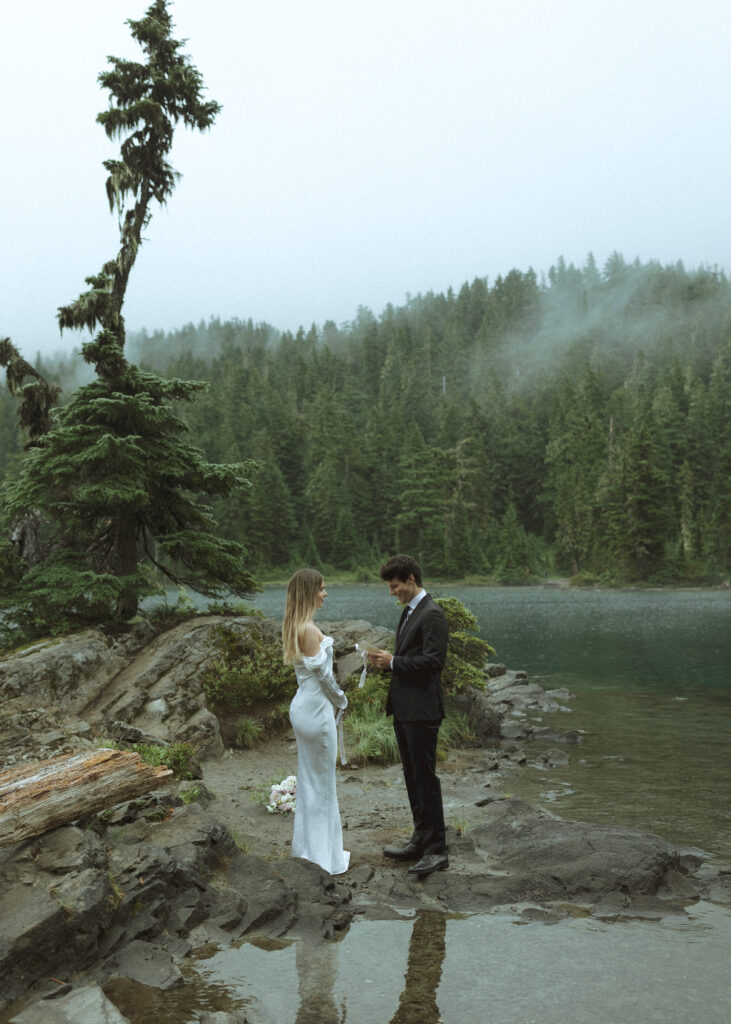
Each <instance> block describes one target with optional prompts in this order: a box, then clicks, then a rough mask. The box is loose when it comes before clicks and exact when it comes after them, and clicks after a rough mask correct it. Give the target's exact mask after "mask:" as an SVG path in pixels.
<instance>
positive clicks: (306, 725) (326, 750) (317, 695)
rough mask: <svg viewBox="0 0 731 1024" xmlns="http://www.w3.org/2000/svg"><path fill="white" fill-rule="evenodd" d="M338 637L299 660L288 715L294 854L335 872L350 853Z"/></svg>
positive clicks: (342, 867)
mask: <svg viewBox="0 0 731 1024" xmlns="http://www.w3.org/2000/svg"><path fill="white" fill-rule="evenodd" d="M332 648H333V639H332V637H330V636H325V637H323V638H322V640H321V641H320V650H319V651H318V652H317V654H314V655H312V657H303V658H302V661H299V662H295V664H294V670H295V673H296V674H297V693H296V694H295V695H294V698H293V699H292V703H291V704H290V707H289V717H290V720H291V722H292V726H293V728H294V733H295V736H296V737H297V804H296V808H295V812H294V835H293V837H292V856H293V857H304V858H305V859H306V860H311V861H314V863H315V864H319V865H320V867H321V868H324V869H325V871H329V872H330V874H331V875H339V874H342V873H343V871H347V869H348V862H349V860H350V854H349V853H348V851H347V850H344V849H343V831H342V826H341V824H340V811H339V809H338V796H337V792H336V790H335V760H336V758H337V750H338V741H337V729H336V715H338V716H339V715H342V712H343V711H344V710H345V708H346V707H347V705H348V698H347V697H346V696H345V694H344V693H343V691H342V690H341V689H340V687H339V686H338V684H337V682H336V680H335V676H334V675H333V667H332V666H333V650H332Z"/></svg>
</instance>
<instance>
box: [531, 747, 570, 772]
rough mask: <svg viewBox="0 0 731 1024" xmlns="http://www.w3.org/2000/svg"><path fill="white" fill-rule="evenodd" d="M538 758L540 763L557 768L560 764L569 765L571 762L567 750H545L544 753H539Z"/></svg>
mask: <svg viewBox="0 0 731 1024" xmlns="http://www.w3.org/2000/svg"><path fill="white" fill-rule="evenodd" d="M536 760H537V761H538V762H539V763H540V764H544V765H546V767H547V768H556V767H558V766H559V765H561V766H563V765H567V764H568V763H569V755H568V754H567V753H566V751H565V750H554V749H552V750H544V751H543V753H541V754H539V755H538V757H537V758H536Z"/></svg>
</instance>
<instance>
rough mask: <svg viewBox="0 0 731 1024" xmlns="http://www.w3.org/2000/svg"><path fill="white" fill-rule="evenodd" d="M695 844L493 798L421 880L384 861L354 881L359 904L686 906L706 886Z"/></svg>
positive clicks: (365, 908)
mask: <svg viewBox="0 0 731 1024" xmlns="http://www.w3.org/2000/svg"><path fill="white" fill-rule="evenodd" d="M703 860H704V854H703V852H702V851H700V850H693V849H688V848H686V847H678V846H675V845H673V844H672V843H669V842H667V841H666V840H664V839H661V838H660V837H659V836H655V835H652V834H650V833H648V832H643V831H641V830H640V829H632V828H621V827H614V826H609V825H594V824H587V823H583V822H574V821H564V820H561V819H558V818H554V817H553V816H551V815H549V814H547V813H546V812H544V811H541V810H538V809H536V808H533V807H530V806H529V805H528V804H526V803H524V802H523V801H522V800H519V799H517V798H510V799H495V800H493V801H492V802H491V803H488V804H487V805H486V807H485V818H484V822H483V824H481V825H479V826H477V827H476V828H473V829H471V830H470V831H469V833H467V834H466V835H463V836H459V837H456V836H453V837H452V840H451V842H450V868H449V870H448V871H445V872H436V873H434V874H432V875H429V876H427V877H425V878H424V879H423V880H418V879H415V878H414V877H413V876H410V875H408V873H407V872H406V871H405V870H404V871H402V872H400V873H394V872H393V870H392V869H390V868H388V867H386V868H384V867H381V868H380V869H377V870H376V872H375V873H374V876H373V877H372V878H371V879H369V880H368V881H367V882H365V884H363V885H362V886H360V887H359V893H358V896H357V898H356V902H357V904H358V906H359V909H360V910H361V912H363V913H365V914H366V915H370V916H373V917H378V916H379V913H380V908H381V907H382V905H383V903H384V902H387V903H388V904H389V905H393V904H394V902H396V904H397V905H399V906H402V907H405V908H410V907H419V906H424V905H426V904H427V903H428V902H429V901H437V903H438V904H439V905H440V906H441V907H442V908H443V909H445V910H453V911H465V912H476V911H480V910H489V909H492V908H495V907H496V906H502V905H504V904H506V903H512V902H516V901H530V902H535V903H546V902H549V903H550V902H556V901H573V902H577V901H578V902H580V903H583V904H587V905H589V906H591V905H594V904H596V905H599V904H603V905H604V906H606V905H607V904H609V905H612V906H615V907H617V906H619V907H621V908H622V909H623V910H628V909H629V908H631V907H632V905H633V904H638V905H642V906H645V907H646V906H649V905H663V906H664V908H665V911H666V912H669V911H670V910H672V909H673V906H672V905H673V903H675V904H676V905H678V906H679V905H682V904H683V903H687V902H689V901H693V900H695V899H698V898H699V897H700V895H701V894H702V892H703V891H704V886H703V884H702V883H701V881H700V880H699V879H696V878H695V873H696V871H697V870H698V868H699V867H700V866H701V864H702V862H703Z"/></svg>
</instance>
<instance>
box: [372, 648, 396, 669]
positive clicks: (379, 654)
mask: <svg viewBox="0 0 731 1024" xmlns="http://www.w3.org/2000/svg"><path fill="white" fill-rule="evenodd" d="M392 658H393V655H392V654H391V653H390V651H369V652H368V660H369V661H370V663H371V665H375V666H376V668H382V669H384V670H385V671H386V672H390V671H391V659H392Z"/></svg>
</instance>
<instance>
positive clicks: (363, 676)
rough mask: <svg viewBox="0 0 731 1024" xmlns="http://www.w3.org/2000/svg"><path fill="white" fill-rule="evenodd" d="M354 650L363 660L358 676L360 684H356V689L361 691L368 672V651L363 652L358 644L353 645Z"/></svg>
mask: <svg viewBox="0 0 731 1024" xmlns="http://www.w3.org/2000/svg"><path fill="white" fill-rule="evenodd" d="M355 649H356V651H357V652H358V653H359V654H360V656H361V658H362V659H363V671H362V672H361V674H360V682H359V683H358V689H359V690H362V689H363V687H364V686H365V680H366V672H367V671H368V651H367V650H363V649H362V648H361V647H360V646H359V645H358V644H356V645H355Z"/></svg>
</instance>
